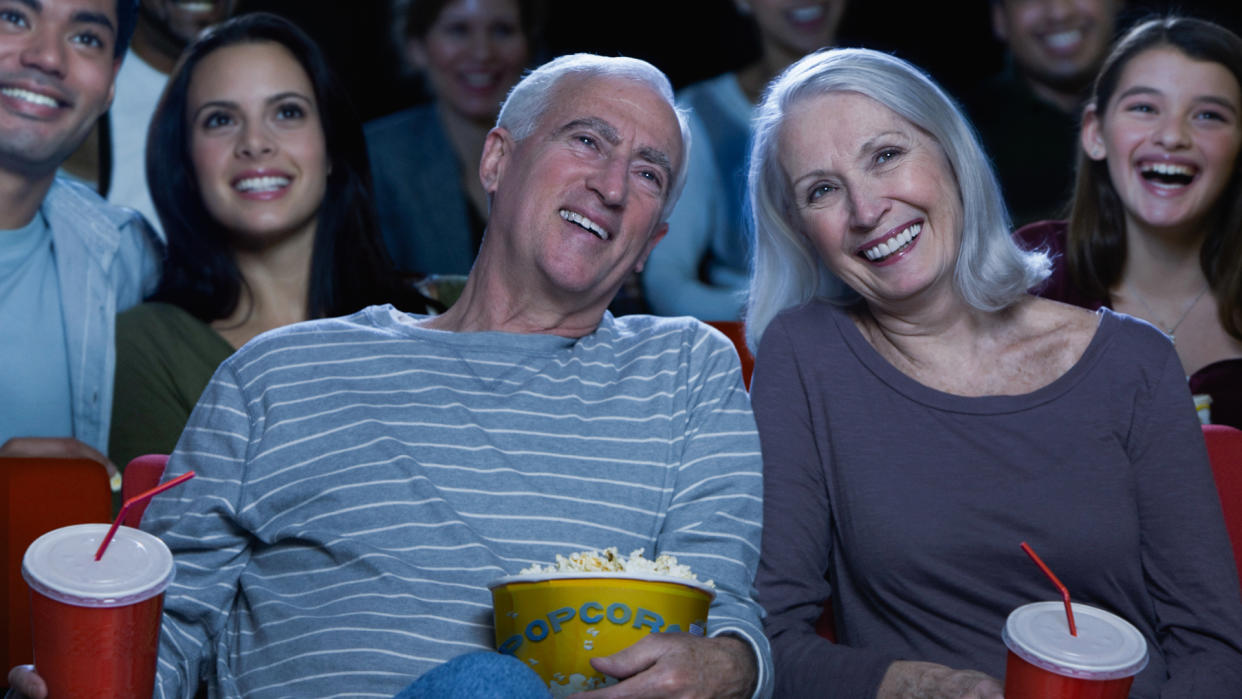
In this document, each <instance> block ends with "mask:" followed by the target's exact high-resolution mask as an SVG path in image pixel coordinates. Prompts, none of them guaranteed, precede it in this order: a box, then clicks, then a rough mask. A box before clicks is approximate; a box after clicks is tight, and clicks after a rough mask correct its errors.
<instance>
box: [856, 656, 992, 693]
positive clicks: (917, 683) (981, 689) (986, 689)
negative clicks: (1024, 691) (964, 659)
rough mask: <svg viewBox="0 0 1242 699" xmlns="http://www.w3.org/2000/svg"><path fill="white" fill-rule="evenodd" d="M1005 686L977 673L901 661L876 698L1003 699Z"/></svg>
mask: <svg viewBox="0 0 1242 699" xmlns="http://www.w3.org/2000/svg"><path fill="white" fill-rule="evenodd" d="M1003 698H1004V693H1003V692H1002V690H1001V685H1000V683H999V682H997V681H996V680H995V679H993V678H992V677H989V676H988V675H985V674H983V673H982V672H976V671H975V670H954V669H953V668H951V667H945V666H944V665H937V664H936V663H918V662H912V661H898V662H895V663H893V664H892V665H889V666H888V671H887V672H885V673H884V679H883V680H882V681H881V682H880V691H879V692H878V693H877V694H876V699H1003Z"/></svg>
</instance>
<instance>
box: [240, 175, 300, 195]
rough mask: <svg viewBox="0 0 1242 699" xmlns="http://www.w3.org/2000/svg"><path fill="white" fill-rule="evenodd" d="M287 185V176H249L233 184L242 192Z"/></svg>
mask: <svg viewBox="0 0 1242 699" xmlns="http://www.w3.org/2000/svg"><path fill="white" fill-rule="evenodd" d="M288 185H289V178H288V177H251V178H249V179H245V180H241V181H240V182H238V183H237V184H236V185H235V186H236V187H237V189H238V190H240V191H243V192H270V191H273V190H277V189H280V188H281V187H287V186H288Z"/></svg>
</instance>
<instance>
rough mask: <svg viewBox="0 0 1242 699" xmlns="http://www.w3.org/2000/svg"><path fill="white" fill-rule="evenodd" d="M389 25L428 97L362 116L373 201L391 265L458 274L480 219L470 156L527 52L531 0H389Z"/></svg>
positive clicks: (531, 36) (468, 260) (483, 215)
mask: <svg viewBox="0 0 1242 699" xmlns="http://www.w3.org/2000/svg"><path fill="white" fill-rule="evenodd" d="M392 7H393V17H394V20H395V21H394V27H395V31H396V35H397V38H398V44H399V47H400V49H401V55H403V56H405V57H406V59H407V60H408V61H409V64H410V66H411V67H413V68H415V69H416V70H417V71H418V72H419V73H420V74H421V75H422V76H423V79H424V82H425V84H426V86H427V89H428V92H430V93H431V95H432V96H433V97H434V100H433V101H432V102H430V103H428V104H424V105H422V106H418V107H414V108H412V109H407V110H404V111H401V112H398V113H396V114H390V115H388V116H386V117H382V118H380V119H377V120H375V121H372V122H370V123H368V124H367V126H366V135H367V148H368V149H369V151H370V155H371V168H372V171H373V172H374V174H375V188H376V192H375V205H376V209H377V210H378V211H379V220H380V228H381V229H382V230H383V233H384V240H385V241H386V243H387V245H388V250H389V252H390V253H391V254H392V256H393V259H394V260H395V262H396V264H397V266H398V268H400V269H401V270H402V271H403V272H406V273H411V274H415V275H419V276H426V275H432V274H453V275H464V274H466V273H467V272H469V271H470V265H471V264H473V262H474V257H475V255H476V254H477V253H478V249H479V242H480V241H481V240H482V237H483V229H484V227H485V226H486V222H487V195H486V193H485V192H484V191H483V188H482V186H481V185H480V184H479V178H478V173H477V169H478V168H477V165H478V162H479V156H480V155H481V154H482V152H483V141H484V139H485V138H486V136H487V132H488V130H489V129H491V128H492V126H494V125H495V123H496V115H497V113H499V111H500V103H501V102H502V101H503V100H504V98H505V95H506V94H507V93H508V92H509V89H510V88H512V87H513V85H514V84H515V83H517V81H518V78H520V77H521V75H522V71H523V70H525V68H526V66H527V64H528V63H529V62H530V59H531V53H532V47H533V45H534V42H535V35H536V27H537V26H538V21H539V17H538V15H539V4H538V2H537V0H394V2H393V6H392Z"/></svg>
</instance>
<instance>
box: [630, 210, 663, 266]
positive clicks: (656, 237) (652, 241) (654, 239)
mask: <svg viewBox="0 0 1242 699" xmlns="http://www.w3.org/2000/svg"><path fill="white" fill-rule="evenodd" d="M666 235H668V222H667V221H666V222H664V223H661V224H660V225H658V226H656V229H655V230H654V231H653V232H652V233H651V237H650V238H648V239H647V247H646V249H645V250H643V254H642V256H641V257H639V258H638V262H637V263H636V264H635V265H634V272H635V273H639V272H642V271H643V267H644V266H645V265H646V264H647V258H648V257H651V251H652V250H654V249H655V246H656V243H658V242H660V241H661V240H663V239H664V236H666Z"/></svg>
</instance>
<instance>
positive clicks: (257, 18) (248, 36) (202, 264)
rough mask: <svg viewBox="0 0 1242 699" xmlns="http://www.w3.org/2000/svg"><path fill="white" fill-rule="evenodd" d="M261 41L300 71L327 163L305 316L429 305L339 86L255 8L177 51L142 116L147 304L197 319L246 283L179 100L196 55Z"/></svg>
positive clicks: (286, 26)
mask: <svg viewBox="0 0 1242 699" xmlns="http://www.w3.org/2000/svg"><path fill="white" fill-rule="evenodd" d="M269 41H270V42H273V43H276V44H279V45H281V46H283V47H285V48H286V49H288V50H289V52H290V53H291V54H293V56H294V58H295V59H296V60H297V62H298V63H299V64H300V65H301V66H302V69H303V70H304V71H306V75H307V77H308V78H309V79H310V83H311V85H312V86H313V88H314V91H315V101H316V102H317V104H318V106H319V120H320V123H321V124H322V126H323V133H324V144H325V148H326V150H327V155H328V161H329V162H330V163H332V169H331V172H330V173H329V175H328V181H327V187H326V190H325V193H324V199H323V202H322V203H321V204H320V208H319V214H318V225H317V226H316V230H315V242H314V248H313V252H312V253H311V269H310V284H309V287H310V288H309V290H308V292H307V297H308V298H307V313H308V316H309V318H323V317H327V316H336V315H344V314H347V313H352V312H354V311H357V310H358V309H360V308H362V307H364V306H368V305H371V304H376V303H392V304H393V305H395V306H397V307H398V308H401V309H402V310H406V311H413V312H422V311H426V310H428V308H429V307H430V306H431V305H433V304H432V303H431V302H429V301H428V299H426V298H425V297H424V296H422V295H421V294H420V293H418V292H417V291H416V290H414V288H413V287H412V286H411V285H409V284H406V283H405V282H404V281H403V280H402V279H401V278H400V276H399V275H398V273H397V272H396V270H395V268H394V267H393V263H392V260H391V259H390V258H389V256H388V253H387V251H386V249H385V248H384V244H383V242H382V239H381V237H380V232H379V224H378V223H377V219H376V215H375V210H374V208H373V205H372V186H371V167H370V163H369V161H368V159H367V149H366V143H365V141H364V140H363V134H362V126H361V123H360V122H359V121H358V117H357V115H356V114H355V112H354V110H353V106H352V105H351V103H350V101H349V97H348V96H347V94H346V93H345V91H344V88H343V87H342V86H341V84H340V82H339V81H338V80H337V79H336V77H335V76H334V75H333V74H332V71H331V70H330V69H329V67H328V64H327V61H326V60H325V59H324V57H323V54H322V53H321V52H320V51H319V49H318V47H316V45H315V43H314V41H312V40H311V39H310V37H308V36H307V35H306V34H304V33H303V32H302V31H301V30H300V29H298V28H297V27H296V26H294V25H293V24H292V23H290V22H289V21H287V20H285V19H282V18H280V17H277V16H275V15H271V14H267V13H261V12H260V13H253V14H245V15H241V16H239V17H235V18H233V19H231V20H228V21H226V22H222V23H220V24H218V25H216V26H215V27H212V28H211V29H208V30H207V31H206V32H204V33H203V34H201V35H200V36H199V37H198V38H197V39H195V40H194V41H193V42H192V43H191V44H190V45H189V46H188V47H186V49H185V51H184V52H183V53H182V54H181V59H180V60H179V61H178V63H177V67H176V69H175V70H174V71H173V75H172V78H171V79H170V80H169V81H168V85H167V87H166V88H165V89H164V94H163V96H162V97H161V98H160V102H159V105H158V106H157V107H156V110H155V114H154V116H153V117H152V118H151V127H150V130H149V131H148V134H147V163H146V165H147V183H148V185H149V187H150V189H151V199H152V200H153V201H154V203H155V210H156V212H157V213H158V214H159V217H160V222H161V223H162V224H163V226H164V233H165V235H166V236H167V238H168V251H167V254H166V256H165V259H164V275H163V279H162V280H161V282H160V286H159V288H158V289H157V290H156V292H155V294H154V295H153V296H152V297H151V300H152V301H163V302H166V303H171V304H174V305H176V306H179V307H181V308H183V309H185V310H186V311H187V312H188V313H190V314H191V315H193V316H195V317H196V318H198V319H199V320H202V321H203V322H211V321H213V320H218V319H220V318H226V317H228V316H229V315H230V314H231V313H233V311H234V310H235V309H236V308H237V304H238V301H239V300H240V297H241V291H242V288H243V286H244V285H245V280H244V279H243V277H242V274H241V271H240V270H239V269H238V267H237V263H236V261H235V259H234V256H233V251H232V248H231V246H230V243H229V235H228V232H227V231H225V230H224V229H223V227H222V226H220V225H219V224H218V223H217V222H216V221H215V220H214V219H213V218H212V216H211V215H210V214H208V213H207V209H206V207H205V206H204V204H203V198H202V194H201V192H200V189H199V183H198V182H197V181H196V178H195V175H194V168H193V167H191V165H190V162H191V159H190V132H189V119H188V116H187V113H186V110H187V105H186V102H187V94H188V92H189V87H190V80H191V79H192V78H193V75H194V70H195V68H196V67H197V66H198V64H199V63H201V62H202V61H203V59H204V58H206V57H207V56H209V55H211V54H212V53H214V52H215V51H218V50H219V49H222V48H225V47H228V46H234V45H238V44H247V43H258V42H269Z"/></svg>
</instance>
